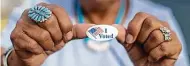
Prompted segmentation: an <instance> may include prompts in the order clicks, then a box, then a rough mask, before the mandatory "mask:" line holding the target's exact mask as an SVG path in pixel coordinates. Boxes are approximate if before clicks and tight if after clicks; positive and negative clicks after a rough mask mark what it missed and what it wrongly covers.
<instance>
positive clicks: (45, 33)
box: [40, 31, 50, 40]
mask: <svg viewBox="0 0 190 66" xmlns="http://www.w3.org/2000/svg"><path fill="white" fill-rule="evenodd" d="M49 35H50V34H49V32H48V31H42V32H41V34H40V39H41V40H44V39H48V38H49Z"/></svg>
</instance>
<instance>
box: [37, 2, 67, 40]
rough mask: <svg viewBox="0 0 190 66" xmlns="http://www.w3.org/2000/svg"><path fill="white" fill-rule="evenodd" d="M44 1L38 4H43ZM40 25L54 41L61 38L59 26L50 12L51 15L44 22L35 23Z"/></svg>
mask: <svg viewBox="0 0 190 66" xmlns="http://www.w3.org/2000/svg"><path fill="white" fill-rule="evenodd" d="M43 4H45V3H40V4H38V5H39V6H44V5H43ZM37 24H38V25H39V26H40V27H42V28H43V29H45V30H47V31H48V32H49V33H50V34H51V37H52V39H53V40H54V42H56V43H57V42H59V41H60V40H61V39H62V37H63V36H62V32H61V29H60V27H59V24H58V21H57V18H56V16H55V15H54V14H51V17H50V18H48V19H47V20H46V21H45V22H42V23H37Z"/></svg>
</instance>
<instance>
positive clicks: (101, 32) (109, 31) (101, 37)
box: [86, 25, 118, 41]
mask: <svg viewBox="0 0 190 66" xmlns="http://www.w3.org/2000/svg"><path fill="white" fill-rule="evenodd" d="M86 35H87V36H88V37H89V38H90V39H92V40H95V41H108V40H111V39H114V38H115V37H116V36H117V35H118V30H117V29H116V28H115V27H113V26H109V25H95V26H92V27H90V28H88V30H87V31H86Z"/></svg>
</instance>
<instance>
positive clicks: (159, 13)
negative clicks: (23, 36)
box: [2, 0, 190, 66]
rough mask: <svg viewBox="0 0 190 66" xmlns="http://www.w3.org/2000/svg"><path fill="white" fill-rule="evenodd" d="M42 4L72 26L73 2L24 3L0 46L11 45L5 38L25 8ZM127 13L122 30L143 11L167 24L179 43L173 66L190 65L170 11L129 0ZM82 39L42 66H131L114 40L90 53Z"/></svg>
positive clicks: (34, 0)
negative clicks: (62, 15) (104, 48)
mask: <svg viewBox="0 0 190 66" xmlns="http://www.w3.org/2000/svg"><path fill="white" fill-rule="evenodd" d="M40 2H46V3H51V4H57V5H59V6H62V7H63V8H65V10H66V11H67V13H68V14H69V17H70V19H71V21H72V22H73V24H76V23H77V21H76V19H77V18H76V15H75V9H74V3H75V0H26V1H25V2H24V3H23V4H22V5H21V6H19V7H17V8H15V9H13V12H12V15H11V17H10V19H9V23H8V25H7V26H6V28H5V29H4V31H3V33H2V41H3V42H2V43H3V45H2V46H4V47H10V46H11V45H12V43H11V41H10V39H9V37H10V34H11V31H12V30H13V29H14V27H15V24H16V21H17V20H18V19H19V18H20V16H21V14H22V12H23V11H24V9H26V8H30V7H33V6H35V5H36V4H37V3H40ZM129 5H130V6H129V12H128V15H127V18H126V21H125V24H124V25H123V26H124V27H126V28H127V26H128V23H129V21H130V20H131V19H133V17H134V16H135V14H136V13H138V12H146V13H148V14H151V15H154V16H156V17H157V18H158V19H160V20H163V21H165V22H168V23H169V25H170V26H171V28H172V29H173V30H174V31H175V32H176V33H177V36H178V37H179V39H180V41H181V43H182V52H181V53H180V56H179V58H178V60H177V62H176V63H175V66H190V65H189V60H188V55H187V51H186V43H185V41H184V37H183V34H182V32H181V29H180V26H179V25H178V23H177V21H176V20H175V18H174V16H173V15H172V11H171V9H169V8H167V7H164V6H162V5H159V4H155V3H152V2H150V1H149V0H130V4H129ZM83 40H84V39H77V40H72V41H70V42H68V43H67V44H66V45H65V47H64V48H63V49H61V50H59V51H57V52H56V53H54V54H52V55H50V56H49V57H48V58H47V60H46V61H45V62H44V63H43V65H42V66H133V63H132V62H131V60H130V58H129V57H128V55H127V52H126V51H125V49H124V47H123V46H121V44H119V43H118V42H117V40H116V39H113V40H111V41H110V43H111V47H110V49H109V50H108V51H105V52H95V51H92V50H90V49H89V48H88V47H87V46H86V45H85V44H84V42H83Z"/></svg>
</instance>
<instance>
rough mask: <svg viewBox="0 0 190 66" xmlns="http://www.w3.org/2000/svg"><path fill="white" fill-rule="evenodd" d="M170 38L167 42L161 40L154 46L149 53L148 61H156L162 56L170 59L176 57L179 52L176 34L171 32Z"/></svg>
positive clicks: (179, 47)
mask: <svg viewBox="0 0 190 66" xmlns="http://www.w3.org/2000/svg"><path fill="white" fill-rule="evenodd" d="M171 38H172V40H171V41H169V42H163V43H162V44H160V45H159V46H158V47H156V48H154V49H153V50H151V51H150V53H149V57H148V59H149V61H157V60H159V59H160V58H162V57H164V56H165V57H167V58H170V59H177V58H178V56H179V54H180V52H181V44H180V42H179V41H178V39H177V37H176V34H175V33H172V34H171Z"/></svg>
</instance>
